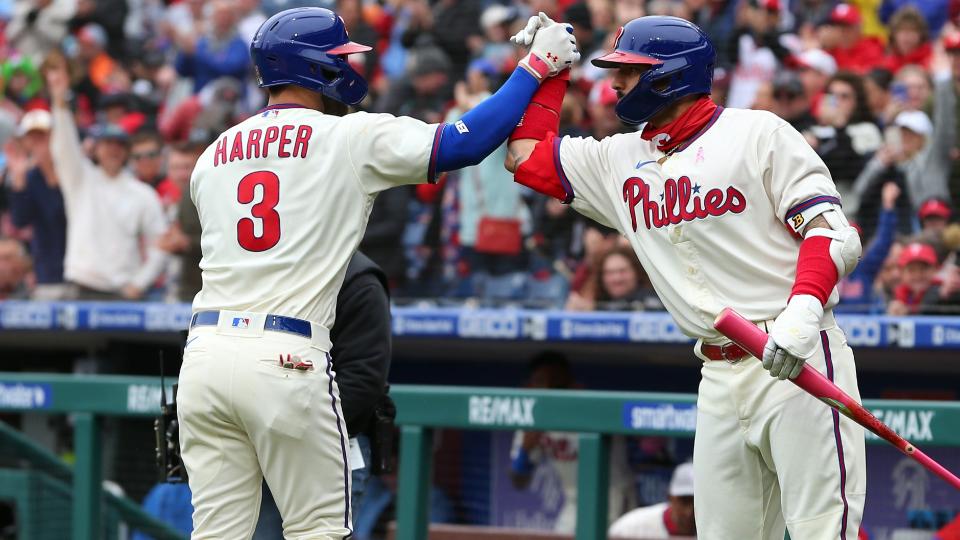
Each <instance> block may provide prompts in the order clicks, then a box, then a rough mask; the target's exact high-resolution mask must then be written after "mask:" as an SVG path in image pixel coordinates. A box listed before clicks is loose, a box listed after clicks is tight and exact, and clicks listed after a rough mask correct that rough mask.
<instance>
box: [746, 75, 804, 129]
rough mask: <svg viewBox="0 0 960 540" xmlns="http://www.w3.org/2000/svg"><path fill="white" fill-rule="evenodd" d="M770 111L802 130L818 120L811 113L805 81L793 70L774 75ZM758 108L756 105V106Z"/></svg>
mask: <svg viewBox="0 0 960 540" xmlns="http://www.w3.org/2000/svg"><path fill="white" fill-rule="evenodd" d="M772 93H773V95H772V97H773V100H772V102H771V107H770V109H769V110H770V111H771V112H773V113H775V114H776V115H777V116H779V117H780V118H783V119H784V120H786V121H787V122H790V125H791V126H793V128H794V129H796V130H797V131H800V132H804V131H807V130H808V129H810V128H811V127H813V126H814V125H815V124H816V122H817V120H816V119H815V118H814V117H813V114H811V113H810V108H809V106H808V105H809V104H808V103H807V96H806V94H805V93H804V88H803V83H801V82H800V78H799V77H798V76H797V75H796V74H795V73H793V72H792V71H780V72H778V73H777V74H776V76H774V79H773V86H772ZM754 108H756V107H754Z"/></svg>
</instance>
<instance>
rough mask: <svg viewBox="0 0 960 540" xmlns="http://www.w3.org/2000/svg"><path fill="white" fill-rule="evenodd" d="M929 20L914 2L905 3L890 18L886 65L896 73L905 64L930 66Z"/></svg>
mask: <svg viewBox="0 0 960 540" xmlns="http://www.w3.org/2000/svg"><path fill="white" fill-rule="evenodd" d="M929 40H930V32H929V30H928V27H927V22H926V21H925V20H924V18H923V15H922V14H921V13H920V11H919V10H918V9H917V8H916V7H914V4H913V3H912V2H911V3H910V4H907V5H904V6H903V7H901V8H900V9H898V10H897V12H896V13H894V14H893V17H891V18H890V43H889V46H888V50H887V55H886V57H885V58H884V66H883V67H885V68H887V69H889V70H890V71H891V72H893V73H896V72H897V71H899V70H900V68H902V67H903V66H906V65H909V64H916V65H919V66H922V67H924V68H927V67H929V65H930V58H931V54H932V51H933V49H932V48H931V46H930V41H929Z"/></svg>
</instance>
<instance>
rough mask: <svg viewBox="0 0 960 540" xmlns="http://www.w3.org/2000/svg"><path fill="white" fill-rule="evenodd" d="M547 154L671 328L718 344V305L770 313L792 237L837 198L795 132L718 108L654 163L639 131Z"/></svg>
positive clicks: (782, 297) (774, 120)
mask: <svg viewBox="0 0 960 540" xmlns="http://www.w3.org/2000/svg"><path fill="white" fill-rule="evenodd" d="M555 148H556V150H555V152H558V153H559V164H560V167H559V169H560V170H559V171H558V172H559V174H560V179H561V184H563V185H564V189H565V190H567V192H568V197H569V196H570V195H571V194H572V196H573V201H572V204H573V207H574V208H575V209H576V210H577V211H579V212H581V213H583V214H585V215H586V216H588V217H591V218H593V219H595V220H597V221H599V222H600V223H604V224H606V225H609V226H611V227H614V228H616V229H618V230H619V231H620V232H621V233H623V234H624V235H625V236H626V237H627V239H628V240H629V241H630V243H631V245H632V246H633V249H634V250H635V251H636V253H637V256H638V257H639V258H640V262H641V263H642V264H643V267H644V269H645V270H646V271H647V273H648V274H649V276H650V280H651V282H652V283H653V286H654V288H655V289H656V291H657V293H658V294H659V296H660V298H661V300H662V301H663V304H664V305H665V306H666V308H667V310H668V311H669V312H670V314H671V315H672V316H673V318H674V319H675V320H676V321H677V323H678V324H679V325H680V328H681V329H682V330H683V331H684V332H685V333H686V334H688V335H690V336H693V337H697V338H702V339H705V340H709V341H719V340H721V339H722V338H721V336H720V335H719V334H718V333H717V332H716V331H715V330H714V329H713V321H714V318H715V317H716V316H717V315H718V314H719V313H720V311H721V310H722V309H723V308H725V307H732V308H734V309H736V310H737V311H739V312H740V313H741V314H743V315H744V316H745V317H747V318H749V319H751V320H757V321H762V320H769V319H773V318H775V317H776V316H777V315H779V314H780V312H781V311H782V310H783V308H784V307H785V306H786V302H787V299H788V297H789V296H790V290H791V287H792V286H793V282H794V277H795V274H796V265H797V256H798V253H799V248H800V243H799V238H800V237H799V234H798V233H799V232H800V231H802V230H803V228H804V226H805V225H806V222H807V221H809V219H810V217H809V216H812V215H814V214H815V213H816V211H817V207H818V206H820V205H824V204H830V205H834V204H839V202H840V201H839V195H838V193H837V190H836V188H835V187H834V184H833V181H832V180H831V178H830V173H829V171H828V170H827V168H826V166H825V165H824V164H823V161H822V160H821V159H820V157H819V156H817V154H816V153H815V152H814V151H813V149H811V148H810V146H809V144H807V142H806V141H805V140H804V138H803V136H801V135H800V134H799V133H798V132H797V131H796V130H795V129H793V127H791V126H790V125H789V124H787V123H786V122H784V121H783V120H781V119H780V118H778V117H777V116H775V115H773V114H771V113H768V112H764V111H752V110H741V109H718V113H717V116H715V117H714V119H713V123H712V125H710V126H709V127H708V128H707V129H706V131H704V132H703V133H702V135H700V136H699V137H698V138H696V139H694V140H693V141H692V142H691V143H688V145H687V146H686V148H683V149H682V150H681V151H677V152H675V153H673V154H671V155H669V156H668V157H666V158H665V159H664V157H665V154H664V153H663V152H661V151H659V150H658V149H657V148H656V145H655V144H654V142H652V141H647V140H644V139H643V138H641V136H640V133H629V134H622V135H615V136H613V137H608V138H606V139H603V140H602V141H597V140H595V139H583V138H570V137H565V138H563V139H561V140H560V141H559V144H558V145H557V146H556V147H555ZM571 192H572V193H571ZM836 297H837V295H836V292H834V294H833V295H832V296H831V302H830V303H828V306H827V307H831V306H832V305H833V304H834V303H836V300H835V299H836Z"/></svg>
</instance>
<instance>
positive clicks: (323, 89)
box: [177, 8, 579, 540]
mask: <svg viewBox="0 0 960 540" xmlns="http://www.w3.org/2000/svg"><path fill="white" fill-rule="evenodd" d="M543 21H544V23H545V24H546V23H551V28H552V30H551V28H547V29H546V30H547V31H546V32H538V33H537V36H536V38H535V39H534V40H533V42H532V44H531V47H530V53H529V54H528V55H527V56H526V57H525V58H524V59H523V60H522V61H521V63H520V66H518V68H517V70H516V71H515V72H514V73H513V75H512V76H511V77H510V79H509V80H508V81H507V82H506V83H505V84H504V86H503V87H502V88H501V89H500V91H498V92H497V93H496V94H494V95H493V96H490V97H489V98H488V99H487V100H486V101H485V102H484V103H481V104H480V105H478V106H477V107H476V108H475V109H474V110H473V111H471V112H470V113H467V114H466V115H464V117H463V118H462V119H461V120H460V121H458V122H457V123H456V124H454V125H445V124H439V125H437V124H434V125H428V124H425V123H423V122H420V121H418V120H414V119H411V118H396V117H393V116H390V115H386V114H366V113H353V114H343V113H345V112H346V110H345V109H346V106H347V105H356V104H357V103H359V102H360V101H361V100H362V99H363V97H364V96H365V95H366V91H367V86H366V82H365V81H364V80H363V79H362V78H361V77H360V76H359V75H358V74H357V73H356V72H355V71H353V69H352V68H351V67H350V65H349V64H348V63H347V61H346V57H347V55H349V54H352V53H359V52H364V51H367V50H369V49H370V48H369V47H366V46H363V45H359V44H357V43H353V42H351V41H350V39H349V37H348V36H347V32H346V29H345V28H344V25H343V21H342V20H341V19H340V18H339V17H338V16H337V15H336V14H335V13H333V12H332V11H329V10H326V9H321V8H299V9H292V10H287V11H284V12H281V13H278V14H277V15H274V16H273V17H271V18H269V19H268V20H267V21H265V22H264V23H263V25H262V26H261V28H260V30H259V31H258V32H257V34H256V36H255V38H254V40H253V42H252V44H251V55H252V57H253V61H254V64H255V66H256V68H257V75H258V77H259V82H260V86H262V87H268V88H269V90H270V101H269V105H268V106H267V107H266V108H265V109H263V110H262V111H260V112H259V113H257V114H255V115H254V116H252V117H251V118H249V119H247V120H245V121H243V122H241V123H240V124H238V125H236V126H234V127H232V128H230V129H229V130H227V131H226V132H224V133H223V134H222V135H220V137H218V138H217V140H216V141H215V142H214V143H213V144H211V146H210V147H209V148H207V150H206V151H205V152H204V153H203V155H202V156H200V158H199V160H198V162H197V166H196V169H195V170H194V173H193V176H192V178H191V181H190V195H191V197H192V199H193V201H194V203H195V204H196V207H197V211H198V213H199V218H200V223H201V228H202V234H201V239H200V243H201V248H202V252H203V257H202V260H201V262H200V268H201V269H202V273H203V287H202V289H201V291H200V292H199V293H198V294H197V296H196V298H195V299H194V302H193V317H192V320H191V324H190V335H189V338H188V340H187V344H186V347H185V350H184V360H183V367H182V369H181V372H180V380H179V383H180V387H179V388H180V389H179V394H178V398H177V405H178V414H179V421H180V437H181V445H182V452H183V462H184V465H185V466H186V469H187V472H188V475H189V482H190V488H191V491H192V492H193V506H194V515H193V520H194V531H193V538H196V539H201V538H203V539H207V538H219V539H229V540H234V539H238V538H250V536H251V534H252V533H253V530H254V526H255V524H256V522H257V514H258V509H259V507H260V493H261V489H260V485H261V480H262V479H266V482H267V484H268V485H269V486H270V490H271V491H272V493H273V496H274V498H275V500H276V502H277V506H278V507H279V509H280V513H281V515H282V517H283V529H284V536H285V537H286V538H297V539H307V538H310V539H314V538H323V539H336V538H345V537H347V536H349V535H350V534H351V516H350V506H349V500H350V485H349V479H350V474H349V459H348V453H347V440H346V430H345V425H344V421H343V416H342V413H341V407H340V400H339V392H338V389H337V385H336V383H335V382H334V373H333V372H332V368H331V361H330V357H329V354H328V353H329V351H330V339H329V328H331V327H332V326H333V322H334V313H335V307H336V298H337V292H338V290H339V289H340V285H341V283H342V281H343V277H344V273H345V271H346V268H347V263H348V262H349V260H350V258H351V256H352V255H353V253H354V251H355V250H356V248H357V246H358V244H359V243H360V239H361V238H362V237H363V233H364V229H365V228H366V223H367V218H368V216H369V213H370V208H371V206H372V204H373V201H374V198H375V197H376V195H377V193H378V192H380V191H382V190H385V189H387V188H390V187H392V186H397V185H400V184H411V183H417V182H424V181H433V180H434V178H435V176H436V174H437V173H438V172H440V171H445V170H452V169H456V168H460V167H463V166H466V165H473V164H476V163H479V162H480V161H481V160H482V159H483V158H484V157H486V156H487V155H488V154H489V153H490V152H492V151H493V149H495V148H496V147H497V146H499V145H500V144H502V142H503V141H504V140H505V139H506V137H507V135H508V134H509V133H510V131H511V130H512V129H513V127H514V126H515V125H516V123H517V121H519V119H520V117H521V115H522V113H523V108H524V107H525V106H526V104H527V103H528V102H529V100H530V98H531V96H532V95H533V94H534V92H535V91H536V90H537V88H538V87H539V85H540V82H541V81H542V80H544V79H546V78H547V77H548V76H550V75H554V74H556V73H558V72H559V71H560V70H563V69H565V68H566V67H567V66H569V65H570V64H571V63H573V62H575V61H576V60H577V59H578V58H579V53H578V52H577V51H576V43H575V40H574V39H573V37H572V33H571V30H570V28H569V26H567V25H556V24H552V21H549V19H547V18H546V17H545V16H544V18H543ZM494 113H495V114H494Z"/></svg>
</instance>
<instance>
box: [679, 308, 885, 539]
mask: <svg viewBox="0 0 960 540" xmlns="http://www.w3.org/2000/svg"><path fill="white" fill-rule="evenodd" d="M824 321H825V324H824V328H823V329H822V331H821V332H820V345H821V346H820V348H819V349H818V351H817V353H816V355H815V356H814V357H813V358H811V359H810V360H808V363H809V364H810V365H812V366H813V367H815V368H816V369H817V370H818V371H820V372H821V373H823V374H824V375H826V376H827V377H828V378H829V379H831V380H833V381H834V382H835V383H837V385H838V386H839V387H840V388H842V389H843V390H844V391H845V392H847V393H848V394H850V395H851V396H853V397H854V398H855V399H857V400H859V399H860V392H859V390H858V389H857V374H856V367H855V365H854V360H853V351H852V350H851V349H850V347H848V346H847V341H846V338H845V337H844V335H843V332H842V331H841V330H840V329H839V328H838V327H837V326H836V323H835V322H834V321H833V317H832V315H828V316H826V317H824ZM698 350H699V347H698ZM698 356H699V354H698ZM704 360H706V359H704ZM701 373H702V377H703V378H702V380H701V382H700V391H699V395H698V398H697V431H696V438H695V441H694V458H693V466H694V471H695V474H696V483H695V488H694V491H695V501H696V519H697V530H698V531H701V532H702V533H701V534H702V537H703V538H705V539H707V540H782V539H783V537H784V529H785V528H786V529H787V530H789V532H790V538H791V539H792V540H837V539H839V540H855V539H856V538H857V532H858V529H859V526H860V519H861V517H862V515H863V505H864V498H865V496H866V458H865V449H864V430H863V428H862V427H860V426H859V425H858V424H857V423H856V422H854V421H853V420H850V419H848V418H847V417H845V416H843V415H841V414H839V413H838V412H837V411H835V410H834V409H832V408H830V407H828V406H827V405H826V404H824V403H822V402H820V401H819V400H817V399H816V398H814V397H813V396H811V395H810V394H807V393H806V392H804V391H803V390H801V389H800V388H799V387H797V386H796V385H794V384H793V383H791V382H789V381H780V380H779V379H774V378H772V377H770V375H769V373H768V372H767V370H765V369H764V368H763V366H762V365H761V363H760V361H759V360H757V359H756V358H753V357H748V358H744V359H743V360H740V361H739V362H736V363H733V364H731V363H728V362H725V361H710V360H706V361H705V363H704V365H703V369H702V370H701Z"/></svg>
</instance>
